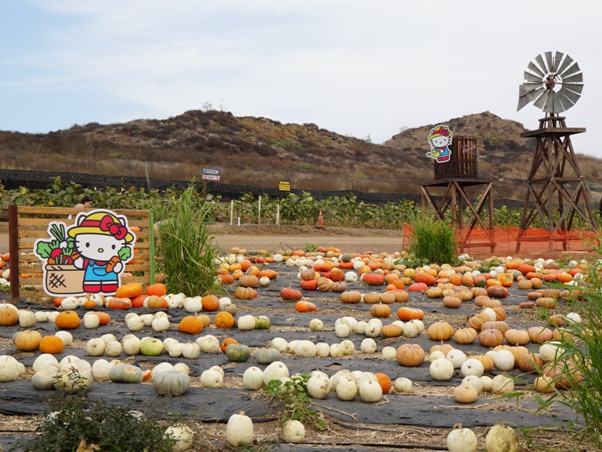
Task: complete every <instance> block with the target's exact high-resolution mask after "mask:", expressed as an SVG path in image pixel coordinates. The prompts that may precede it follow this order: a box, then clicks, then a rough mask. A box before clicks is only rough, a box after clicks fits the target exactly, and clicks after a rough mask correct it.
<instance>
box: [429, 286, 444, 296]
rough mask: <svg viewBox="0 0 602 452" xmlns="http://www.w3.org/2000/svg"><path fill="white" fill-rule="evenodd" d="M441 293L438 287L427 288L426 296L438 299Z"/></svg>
mask: <svg viewBox="0 0 602 452" xmlns="http://www.w3.org/2000/svg"><path fill="white" fill-rule="evenodd" d="M442 292H443V291H442V290H441V288H440V287H429V288H428V289H427V291H426V296H427V297H429V298H440V297H441V296H442V295H441V293H442Z"/></svg>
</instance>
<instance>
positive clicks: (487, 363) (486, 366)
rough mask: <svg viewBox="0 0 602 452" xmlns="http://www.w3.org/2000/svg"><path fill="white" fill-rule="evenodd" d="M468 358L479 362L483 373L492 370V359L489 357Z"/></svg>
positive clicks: (473, 356) (475, 356) (474, 356)
mask: <svg viewBox="0 0 602 452" xmlns="http://www.w3.org/2000/svg"><path fill="white" fill-rule="evenodd" d="M470 358H471V359H476V360H478V361H480V362H481V364H483V370H484V371H485V372H489V371H490V370H491V369H493V366H494V362H493V358H492V357H491V356H489V355H472V356H471V357H470Z"/></svg>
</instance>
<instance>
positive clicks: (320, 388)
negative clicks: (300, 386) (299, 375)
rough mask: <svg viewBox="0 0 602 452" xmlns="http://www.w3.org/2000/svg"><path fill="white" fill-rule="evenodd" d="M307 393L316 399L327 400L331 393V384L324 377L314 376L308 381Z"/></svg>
mask: <svg viewBox="0 0 602 452" xmlns="http://www.w3.org/2000/svg"><path fill="white" fill-rule="evenodd" d="M307 393H308V394H309V396H310V397H312V398H314V399H325V398H326V397H328V394H329V393H330V382H329V381H328V378H324V377H323V376H317V375H315V376H314V375H312V376H311V377H309V379H308V380H307Z"/></svg>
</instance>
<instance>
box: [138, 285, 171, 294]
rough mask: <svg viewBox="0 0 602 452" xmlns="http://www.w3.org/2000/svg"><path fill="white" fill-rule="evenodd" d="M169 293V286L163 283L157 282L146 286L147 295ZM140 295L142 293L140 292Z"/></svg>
mask: <svg viewBox="0 0 602 452" xmlns="http://www.w3.org/2000/svg"><path fill="white" fill-rule="evenodd" d="M166 294H167V286H166V285H165V284H163V283H155V284H151V285H150V286H147V287H146V295H155V296H157V297H163V296H165V295H166ZM138 295H140V294H138Z"/></svg>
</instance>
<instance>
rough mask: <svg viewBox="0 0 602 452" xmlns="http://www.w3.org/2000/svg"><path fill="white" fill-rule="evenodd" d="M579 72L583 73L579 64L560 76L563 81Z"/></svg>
mask: <svg viewBox="0 0 602 452" xmlns="http://www.w3.org/2000/svg"><path fill="white" fill-rule="evenodd" d="M577 72H581V69H580V68H579V65H578V64H577V63H575V64H573V65H572V66H571V67H570V68H568V69H565V70H564V71H563V72H562V73H561V74H558V75H560V77H562V78H563V79H564V78H566V77H568V76H569V75H573V74H576V73H577Z"/></svg>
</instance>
